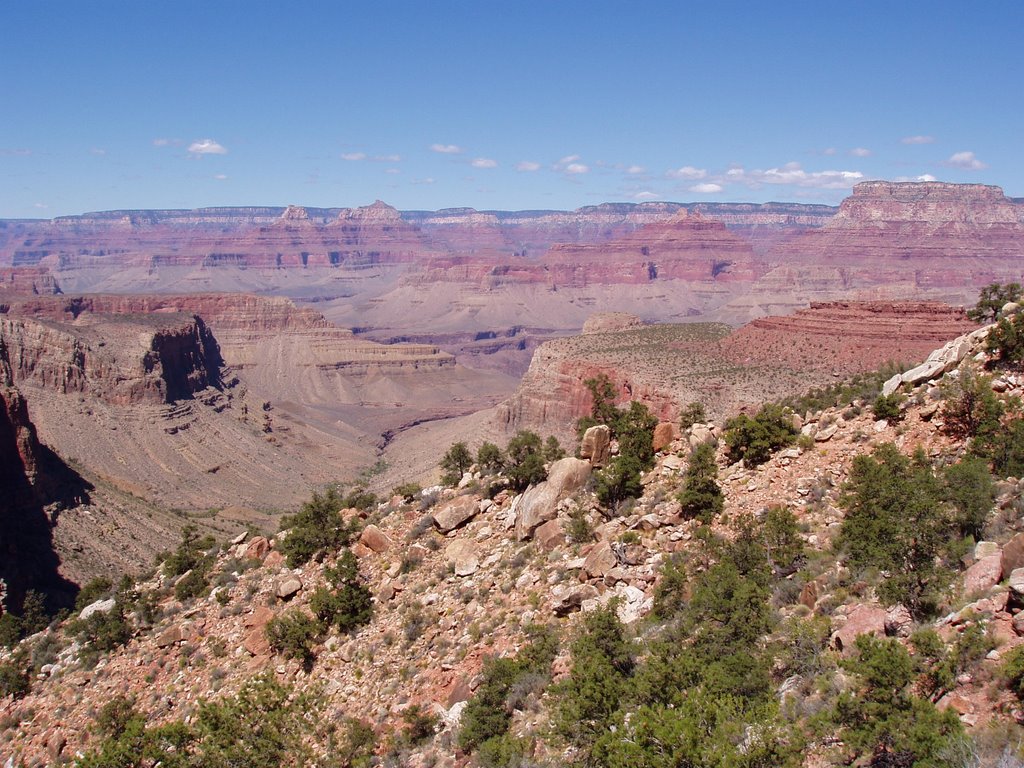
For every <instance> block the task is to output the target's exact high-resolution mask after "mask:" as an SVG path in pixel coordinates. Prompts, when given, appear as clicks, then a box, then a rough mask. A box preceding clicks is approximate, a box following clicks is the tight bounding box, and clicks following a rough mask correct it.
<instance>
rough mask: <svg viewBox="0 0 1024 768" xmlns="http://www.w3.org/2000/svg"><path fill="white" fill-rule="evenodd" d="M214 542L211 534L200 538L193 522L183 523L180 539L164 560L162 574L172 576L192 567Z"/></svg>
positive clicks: (179, 574)
mask: <svg viewBox="0 0 1024 768" xmlns="http://www.w3.org/2000/svg"><path fill="white" fill-rule="evenodd" d="M215 543H216V542H215V541H214V539H213V537H212V536H203V537H202V538H200V536H199V529H198V528H197V527H196V526H195V525H194V524H193V523H189V524H187V525H185V526H184V527H183V528H182V529H181V541H180V542H179V543H178V547H177V549H175V550H174V552H172V553H171V554H170V555H169V556H168V557H167V559H166V560H165V561H164V574H165V575H166V576H168V577H170V578H174V577H175V576H181V575H182V574H183V573H186V572H188V571H190V570H192V569H194V568H195V567H196V566H197V565H199V563H200V562H201V561H202V559H203V556H204V555H205V553H206V552H207V550H209V549H210V548H211V547H213V545H214V544H215Z"/></svg>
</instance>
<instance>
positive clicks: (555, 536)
mask: <svg viewBox="0 0 1024 768" xmlns="http://www.w3.org/2000/svg"><path fill="white" fill-rule="evenodd" d="M533 538H534V540H535V541H536V542H537V543H538V544H540V546H541V549H544V550H546V551H551V550H553V549H556V548H557V547H560V546H561V545H562V544H564V543H565V532H564V531H562V526H561V524H559V522H558V520H548V521H547V522H546V523H543V524H542V525H540V526H538V528H537V530H535V531H534V532H533Z"/></svg>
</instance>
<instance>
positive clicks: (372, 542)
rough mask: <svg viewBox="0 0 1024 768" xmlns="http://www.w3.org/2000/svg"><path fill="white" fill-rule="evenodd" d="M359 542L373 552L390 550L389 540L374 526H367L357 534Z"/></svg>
mask: <svg viewBox="0 0 1024 768" xmlns="http://www.w3.org/2000/svg"><path fill="white" fill-rule="evenodd" d="M359 541H361V542H362V543H363V544H364V545H365V546H367V547H369V548H370V549H372V550H373V551H374V552H377V553H380V552H386V551H387V550H388V549H390V548H391V539H390V538H389V537H388V535H387V534H386V533H384V531H382V530H381V529H380V528H378V527H377V526H376V525H368V526H366V527H365V528H363V532H362V533H361V534H359Z"/></svg>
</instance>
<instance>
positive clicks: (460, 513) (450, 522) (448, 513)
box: [433, 496, 480, 533]
mask: <svg viewBox="0 0 1024 768" xmlns="http://www.w3.org/2000/svg"><path fill="white" fill-rule="evenodd" d="M479 512H480V504H479V502H478V501H477V499H476V498H475V497H474V496H456V497H455V498H454V499H452V500H451V501H448V502H445V503H444V504H442V505H441V507H440V509H438V511H437V512H435V513H434V514H433V518H434V525H436V526H437V529H438V530H439V531H441V533H448V532H449V531H454V530H455V529H456V528H458V527H459V526H461V525H465V524H466V523H468V522H469V521H470V520H472V519H473V518H474V517H476V516H477V514H478V513H479Z"/></svg>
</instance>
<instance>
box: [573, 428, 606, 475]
mask: <svg viewBox="0 0 1024 768" xmlns="http://www.w3.org/2000/svg"><path fill="white" fill-rule="evenodd" d="M611 442H612V433H611V430H610V429H609V428H608V426H607V425H605V424H598V425H597V426H594V427H591V428H590V429H588V430H587V431H586V432H584V433H583V440H582V441H581V442H580V457H581V458H584V459H589V461H590V466H592V467H603V466H604V465H605V464H606V463H607V462H608V456H609V454H610V451H611Z"/></svg>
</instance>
